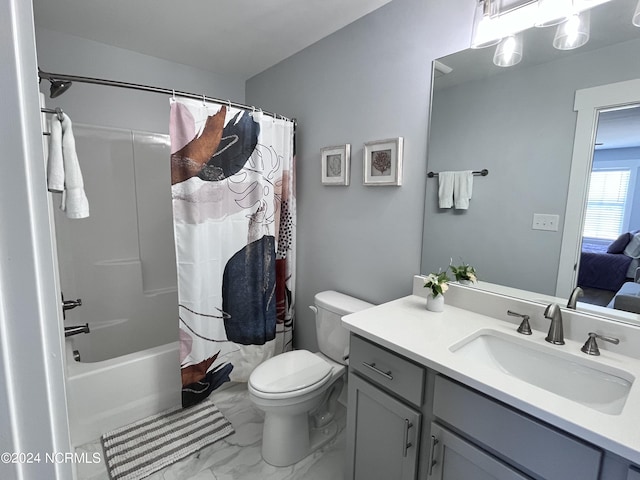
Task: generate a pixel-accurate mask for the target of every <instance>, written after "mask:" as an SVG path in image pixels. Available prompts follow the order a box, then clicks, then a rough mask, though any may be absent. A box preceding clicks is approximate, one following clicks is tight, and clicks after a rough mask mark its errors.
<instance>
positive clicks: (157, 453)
mask: <svg viewBox="0 0 640 480" xmlns="http://www.w3.org/2000/svg"><path fill="white" fill-rule="evenodd" d="M233 432H234V429H233V427H232V426H231V423H229V421H228V420H227V419H226V418H225V417H224V415H222V413H220V411H219V410H218V408H217V407H216V406H215V405H214V404H213V403H212V402H211V401H209V400H206V401H204V402H202V403H200V404H198V405H196V406H193V407H191V408H185V409H183V408H180V407H176V408H172V409H171V410H167V411H165V412H162V413H159V414H157V415H153V416H151V417H148V418H145V419H144V420H140V421H138V422H135V423H132V424H131V425H127V426H125V427H122V428H119V429H117V430H114V431H112V432H109V433H107V434H104V435H103V436H102V448H103V449H104V456H105V462H106V464H107V470H108V471H109V476H110V478H111V479H112V480H138V479H140V478H144V477H146V476H148V475H151V474H152V473H154V472H157V471H158V470H161V469H162V468H164V467H166V466H167V465H171V464H172V463H175V462H177V461H178V460H181V459H183V458H184V457H186V456H188V455H191V454H192V453H195V452H197V451H198V450H200V449H202V448H204V447H206V446H207V445H211V444H212V443H213V442H215V441H217V440H220V439H222V438H224V437H226V436H228V435H231V434H232V433H233Z"/></svg>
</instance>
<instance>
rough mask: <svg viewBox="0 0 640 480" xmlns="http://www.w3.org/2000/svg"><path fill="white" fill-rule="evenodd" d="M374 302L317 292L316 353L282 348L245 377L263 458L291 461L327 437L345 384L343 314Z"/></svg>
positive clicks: (333, 426) (282, 463)
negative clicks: (259, 417)
mask: <svg viewBox="0 0 640 480" xmlns="http://www.w3.org/2000/svg"><path fill="white" fill-rule="evenodd" d="M372 306H373V305H372V304H370V303H367V302H364V301H362V300H359V299H357V298H354V297H350V296H349V295H345V294H343V293H339V292H335V291H333V290H327V291H325V292H320V293H318V294H316V296H315V298H314V305H313V306H311V307H310V308H311V310H313V311H314V313H315V314H316V322H315V323H316V334H317V338H318V347H319V348H320V352H318V353H311V352H309V351H308V350H296V351H293V352H286V353H282V354H280V355H276V356H275V357H273V358H270V359H269V360H267V361H266V362H264V363H262V364H261V365H258V367H257V368H256V369H255V370H254V371H253V372H252V373H251V376H250V377H249V398H250V399H251V401H252V402H253V403H254V405H255V406H256V407H258V408H259V409H261V410H263V411H264V414H265V416H264V427H263V434H262V458H264V460H265V461H266V462H267V463H270V464H271V465H275V466H278V467H284V466H287V465H292V464H294V463H296V462H297V461H299V460H302V459H303V458H304V457H306V456H307V455H309V454H310V453H311V452H313V451H314V450H315V449H317V448H320V447H321V446H322V445H324V444H325V443H327V442H328V441H329V440H331V439H332V438H333V437H334V436H335V435H336V433H337V431H338V427H337V425H336V423H335V422H334V421H333V417H334V413H335V408H336V404H337V400H338V396H339V395H340V392H341V391H342V389H343V386H344V383H345V378H346V376H345V371H346V368H345V365H344V364H345V362H346V359H347V357H348V354H349V332H348V331H347V330H346V329H345V328H344V327H343V326H342V316H343V315H348V314H350V313H354V312H357V311H360V310H363V309H365V308H369V307H372Z"/></svg>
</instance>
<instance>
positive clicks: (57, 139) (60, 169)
mask: <svg viewBox="0 0 640 480" xmlns="http://www.w3.org/2000/svg"><path fill="white" fill-rule="evenodd" d="M49 131H50V132H51V135H50V136H49V161H48V163H47V188H48V189H49V191H50V192H56V193H60V192H62V191H63V190H64V163H63V160H62V124H61V123H60V122H59V121H58V118H57V117H52V118H51V122H50V127H49Z"/></svg>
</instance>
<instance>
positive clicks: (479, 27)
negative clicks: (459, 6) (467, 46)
mask: <svg viewBox="0 0 640 480" xmlns="http://www.w3.org/2000/svg"><path fill="white" fill-rule="evenodd" d="M498 13H499V11H498V2H497V1H496V0H478V5H477V7H476V13H475V17H474V18H473V33H472V35H471V48H485V47H490V46H492V45H495V44H497V43H498V42H500V40H501V39H502V38H501V37H500V36H499V34H498V33H497V27H496V23H497V21H496V17H497V15H498Z"/></svg>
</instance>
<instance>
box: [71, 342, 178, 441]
mask: <svg viewBox="0 0 640 480" xmlns="http://www.w3.org/2000/svg"><path fill="white" fill-rule="evenodd" d="M69 340H70V339H67V341H66V349H67V351H66V355H67V403H68V409H69V427H70V430H71V443H72V445H74V446H78V445H82V444H83V443H86V442H89V441H91V440H94V439H96V438H98V437H99V436H100V435H102V434H103V433H105V432H109V431H111V430H114V429H116V428H119V427H122V426H124V425H127V424H129V423H132V422H135V421H137V420H140V419H143V418H146V417H148V416H150V415H154V414H156V413H160V412H162V411H163V410H166V409H168V408H171V407H174V406H176V405H179V404H180V386H181V383H180V372H179V368H180V362H179V360H178V342H174V343H170V344H167V345H161V346H159V347H155V348H150V349H148V350H143V351H141V352H136V353H130V354H128V355H123V356H121V357H116V358H110V359H109V360H104V361H102V362H93V363H84V362H76V361H74V360H73V352H72V346H71V342H70V341H69Z"/></svg>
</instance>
